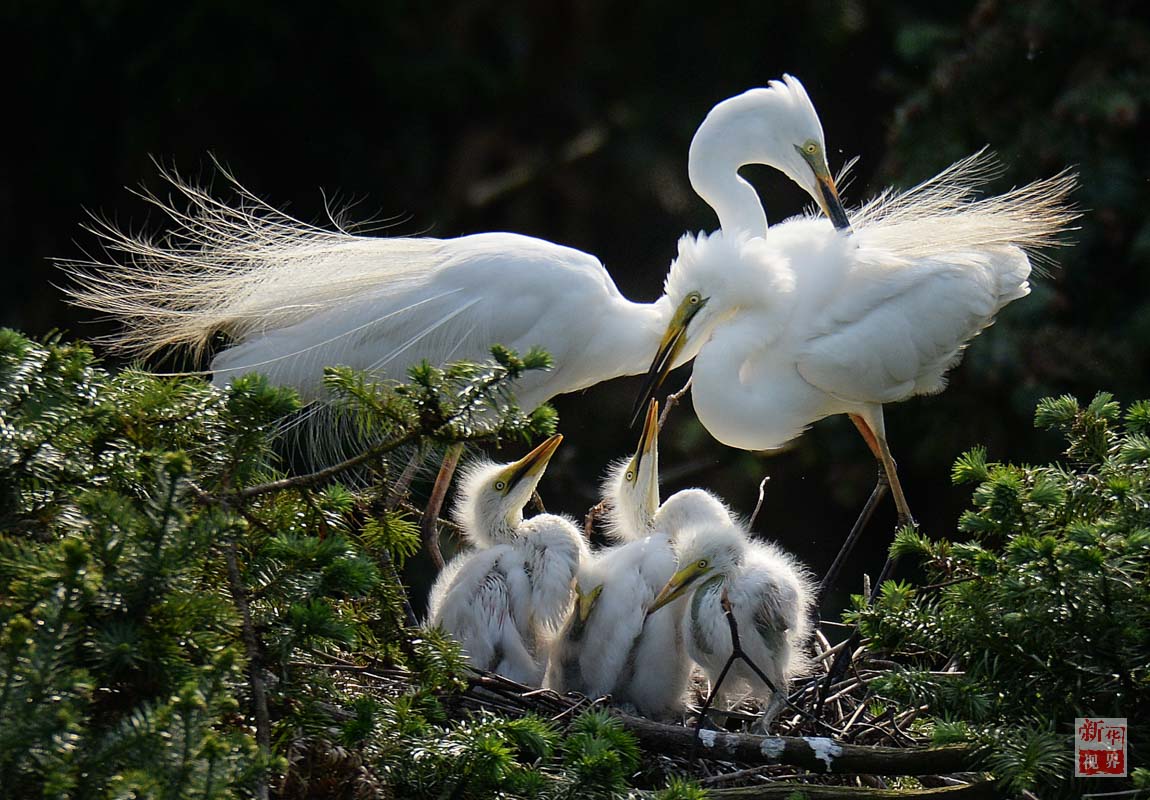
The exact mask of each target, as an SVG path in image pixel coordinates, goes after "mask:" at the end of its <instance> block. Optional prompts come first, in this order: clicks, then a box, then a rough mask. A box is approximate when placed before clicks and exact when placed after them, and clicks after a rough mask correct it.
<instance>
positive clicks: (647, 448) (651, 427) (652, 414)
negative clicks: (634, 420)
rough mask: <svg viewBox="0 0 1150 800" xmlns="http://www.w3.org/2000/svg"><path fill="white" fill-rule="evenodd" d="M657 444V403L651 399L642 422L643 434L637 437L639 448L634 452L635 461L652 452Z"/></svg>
mask: <svg viewBox="0 0 1150 800" xmlns="http://www.w3.org/2000/svg"><path fill="white" fill-rule="evenodd" d="M658 444H659V401H658V400H656V399H655V398H651V402H650V403H648V404H647V418H646V419H645V420H644V421H643V432H642V433H641V434H640V435H639V446H638V448H636V450H635V458H636V460H641V459H642V458H643V456H646V455H650V454H651V453H652V452H654V450H655V448H656V447H657V446H658Z"/></svg>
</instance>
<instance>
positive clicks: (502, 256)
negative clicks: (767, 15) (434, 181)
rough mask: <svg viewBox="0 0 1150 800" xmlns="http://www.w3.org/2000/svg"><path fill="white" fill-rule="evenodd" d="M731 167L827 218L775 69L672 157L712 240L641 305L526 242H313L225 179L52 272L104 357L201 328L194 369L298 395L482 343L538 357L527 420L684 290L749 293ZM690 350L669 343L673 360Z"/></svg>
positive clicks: (818, 129) (792, 105)
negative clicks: (219, 346) (680, 157)
mask: <svg viewBox="0 0 1150 800" xmlns="http://www.w3.org/2000/svg"><path fill="white" fill-rule="evenodd" d="M748 163H762V164H767V165H771V166H774V167H777V168H778V169H780V170H782V171H783V172H785V173H786V174H787V175H789V176H790V177H791V178H792V179H793V180H795V181H796V182H798V183H799V185H800V186H802V187H803V188H804V189H805V190H806V191H807V192H808V193H810V194H811V196H812V197H814V198H815V199H816V200H817V201H818V202H819V203H820V204H821V205H822V206H823V208H824V209H825V210H826V212H827V214H828V215H830V216H831V217H832V218H834V219H837V220H842V219H844V216H843V211H842V206H841V204H840V203H839V201H838V196H837V193H836V190H835V186H834V181H833V179H832V178H831V175H830V172H829V169H828V167H827V164H826V158H825V156H824V145H823V133H822V126H821V124H820V123H819V119H818V115H817V114H816V113H815V110H814V106H813V105H812V104H811V102H810V99H809V98H808V97H807V94H806V92H805V90H804V89H803V87H802V85H801V84H800V83H799V82H798V81H797V80H795V79H794V78H791V77H790V76H786V77H784V79H783V80H782V81H772V82H771V84H770V86H769V87H768V88H763V89H752V90H751V91H749V92H746V93H744V94H742V95H739V96H738V97H735V98H731V99H730V100H726V101H724V102H722V103H720V104H719V105H717V106H716V107H715V108H714V109H713V110H712V111H711V112H710V114H709V115H708V116H707V118H706V119H705V120H704V121H703V123H702V125H701V126H700V128H699V130H698V131H697V133H696V135H695V137H694V140H693V141H692V145H691V151H690V156H689V164H688V170H689V176H690V179H691V183H692V185H693V186H694V187H695V189H696V191H698V193H699V194H700V196H701V197H703V198H704V199H705V200H707V202H709V203H710V204H711V205H712V206H713V207H714V208H715V210H716V212H717V213H718V215H719V219H720V220H721V222H722V224H723V226H724V234H725V237H721V236H713V237H710V238H707V237H701V238H699V239H698V240H697V241H696V240H694V239H692V238H690V237H688V239H689V241H690V242H691V244H690V246H686V247H683V248H681V249H680V254H679V257H678V258H677V259H676V260H675V261H674V262H673V263H672V265H671V267H670V271H669V274H668V278H667V286H666V289H667V293H666V294H665V295H664V296H663V297H660V298H659V299H658V300H657V301H655V302H654V303H633V302H631V301H629V300H627V299H626V298H624V297H623V296H622V295H621V294H620V293H619V291H618V289H617V288H616V287H615V284H614V282H613V281H612V280H611V277H610V275H609V274H608V273H607V271H606V270H605V269H604V267H603V265H602V264H601V263H600V262H599V260H598V259H596V258H595V257H593V256H590V255H588V254H586V253H583V252H580V251H578V250H574V249H571V248H568V247H562V246H560V245H557V244H553V243H551V242H547V241H543V240H540V239H534V238H531V237H528V236H520V235H516V234H511V233H483V234H476V235H472V236H462V237H459V238H455V239H431V238H382V237H370V236H359V235H354V234H351V233H348V232H346V231H344V230H336V231H329V230H324V229H321V228H317V227H314V226H310V225H307V224H305V223H302V222H299V221H298V220H295V219H293V218H291V217H289V216H287V215H285V214H283V213H281V212H279V211H277V210H275V209H274V208H272V207H270V206H268V205H267V204H266V203H264V202H263V201H261V200H259V199H258V198H257V197H255V196H254V195H252V194H251V193H250V192H248V191H246V190H245V189H243V187H242V186H240V185H239V184H238V183H236V182H235V181H234V179H233V180H232V183H233V185H234V187H235V189H236V191H237V193H238V196H239V198H240V200H241V202H240V203H239V204H238V205H236V206H231V205H228V204H227V203H225V202H223V201H220V200H218V199H216V198H214V197H212V196H211V195H210V194H208V193H206V192H204V191H202V190H200V189H198V188H196V187H194V186H191V185H188V184H187V183H185V182H184V181H182V180H180V179H179V178H178V176H174V175H173V176H169V177H170V179H171V181H172V183H173V185H174V187H175V189H176V191H177V192H178V193H180V194H182V195H183V196H184V197H185V198H186V199H187V201H188V203H189V206H190V208H189V210H187V211H182V210H180V209H177V208H176V207H174V206H173V205H172V204H170V203H167V202H164V201H161V200H159V199H158V198H155V197H151V198H150V199H151V200H152V202H154V203H155V204H156V205H157V206H158V207H159V208H160V209H162V210H163V211H164V212H165V213H166V214H167V215H169V216H170V217H171V219H172V221H173V223H174V228H173V230H172V231H170V232H169V233H168V234H167V235H166V237H165V239H164V242H163V243H157V242H154V241H152V240H151V239H149V238H147V237H144V236H136V235H132V234H130V233H125V232H122V231H119V230H117V229H116V228H115V227H113V226H111V225H103V226H99V227H98V228H97V233H100V234H101V235H102V236H103V237H104V238H105V240H106V242H107V243H108V245H109V249H110V251H111V252H113V253H117V252H118V253H119V254H120V255H121V256H122V260H123V263H121V264H111V265H105V264H99V263H90V262H70V263H69V262H66V263H65V266H66V267H67V268H68V269H69V270H70V271H71V272H72V274H73V277H74V279H75V284H74V286H73V288H72V289H71V290H70V294H71V297H72V299H73V301H74V302H75V303H77V304H79V305H81V306H84V307H87V308H91V309H95V310H97V311H100V312H104V313H110V314H112V315H114V316H116V317H118V318H120V319H121V320H122V321H123V322H124V323H125V328H124V329H123V330H122V331H121V332H120V333H118V334H116V335H114V336H113V337H111V339H110V340H109V341H110V343H111V344H114V345H116V346H118V347H119V348H121V349H124V350H127V351H129V352H133V353H136V354H143V355H147V354H150V353H153V352H155V351H157V350H159V349H161V348H163V347H166V346H169V345H177V346H181V345H182V346H190V347H192V348H194V349H196V350H202V349H203V348H205V347H206V346H207V344H208V343H209V342H210V340H211V339H212V337H213V336H215V335H216V334H217V333H219V332H223V333H226V334H227V335H229V336H230V337H231V340H232V344H231V345H230V346H229V347H227V348H226V349H225V350H223V351H222V352H220V353H219V354H218V355H216V356H215V358H214V360H213V361H212V363H211V369H212V371H213V373H214V380H215V381H216V382H217V383H226V382H227V381H229V380H230V379H231V377H232V376H234V375H237V374H242V373H244V372H248V371H253V370H255V371H260V372H264V373H266V374H267V375H268V376H269V377H271V378H272V379H273V380H274V381H275V382H276V383H281V384H287V385H291V386H294V387H296V388H297V389H298V390H299V391H300V392H301V393H302V395H303V396H304V397H305V398H308V399H311V398H317V397H318V396H319V394H320V387H321V384H320V378H321V375H322V368H323V367H324V366H327V365H330V364H346V365H349V366H352V367H356V368H360V369H366V370H370V371H372V372H374V373H377V374H379V375H380V376H383V377H391V378H402V377H403V375H405V373H406V369H407V368H408V367H409V366H410V365H412V364H415V363H418V362H419V361H421V360H425V359H426V360H427V361H429V362H431V363H433V364H440V363H443V362H446V361H449V360H455V359H471V360H483V359H484V358H486V356H487V354H488V348H489V346H490V345H491V344H493V343H500V344H503V345H506V346H508V347H510V348H513V349H516V350H520V351H525V350H527V349H528V348H530V347H532V346H540V347H543V348H544V349H546V350H547V351H548V352H549V353H551V355H552V356H553V358H554V362H555V368H554V369H553V370H551V371H550V372H546V373H543V372H537V373H530V374H528V375H526V376H524V378H523V379H522V381H521V382H520V384H519V386H518V387H517V391H516V396H517V399H518V402H519V404H520V406H521V407H522V408H524V409H525V410H530V409H533V408H534V407H535V406H537V405H539V404H540V403H542V402H544V401H546V400H547V399H549V398H550V397H553V396H554V395H557V394H561V393H564V392H571V391H576V390H579V389H583V388H585V387H588V386H590V385H592V384H595V383H598V382H600V381H604V380H607V379H610V378H614V377H618V376H622V375H633V374H637V373H641V372H643V371H644V369H645V368H646V367H647V365H648V364H649V363H650V360H651V356H652V354H653V353H654V352H655V351H656V348H657V346H658V343H659V337H660V335H661V333H662V331H663V330H665V329H666V328H667V327H668V325H669V324H685V323H686V322H688V321H689V320H690V319H691V318H692V316H693V314H694V313H695V311H696V310H697V308H698V303H699V298H700V297H701V296H706V297H710V298H712V302H714V303H715V304H716V305H722V304H723V303H724V301H725V300H726V298H728V297H731V298H732V300H731V301H732V302H733V301H734V300H733V298H734V297H736V296H740V295H742V294H743V293H744V292H747V291H751V292H755V291H756V290H757V288H758V286H759V284H760V281H758V280H757V279H752V277H751V276H740V275H739V274H737V270H738V268H739V265H740V264H741V263H744V260H743V259H740V258H738V257H737V255H738V251H739V246H738V243H737V242H734V241H728V239H730V238H731V237H733V236H735V234H748V235H752V236H761V235H762V234H763V233H764V232H765V230H766V219H765V216H764V215H763V212H762V207H761V205H760V204H759V203H758V198H757V197H755V196H754V189H753V188H752V187H751V186H750V184H748V183H746V182H745V181H744V180H742V179H741V178H740V177H739V175H738V172H737V170H738V168H739V167H740V166H741V165H743V164H748ZM748 195H749V196H750V197H748ZM750 198H753V200H754V202H753V204H748V202H747V201H748V199H750ZM695 291H699V292H700V293H701V294H699V295H695V294H692V292H695ZM698 327H699V326H696V328H698ZM694 339H698V337H693V340H694ZM698 343H699V344H701V339H700V340H698ZM696 349H697V348H696V347H695V346H694V345H688V346H686V347H681V348H680V349H679V350H678V351H676V359H675V361H676V363H682V362H684V361H686V360H687V359H689V358H690V357H692V356H693V355H694V354H695V351H696Z"/></svg>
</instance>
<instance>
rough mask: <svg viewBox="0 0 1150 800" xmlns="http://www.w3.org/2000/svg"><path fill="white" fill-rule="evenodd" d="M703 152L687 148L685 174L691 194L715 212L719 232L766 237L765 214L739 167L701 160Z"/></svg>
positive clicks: (756, 194)
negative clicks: (689, 154)
mask: <svg viewBox="0 0 1150 800" xmlns="http://www.w3.org/2000/svg"><path fill="white" fill-rule="evenodd" d="M696 141H697V139H696ZM707 149H708V148H707V147H705V146H704V147H701V148H699V149H696V147H695V145H694V143H692V145H691V156H690V161H689V163H688V166H687V172H688V175H689V177H690V179H691V187H692V188H693V189H694V190H695V193H696V194H698V195H699V197H701V198H703V200H705V201H706V203H707V205H709V206H710V207H711V208H713V209H714V210H715V214H717V215H718V217H719V227H720V228H722V230H723V233H725V234H739V233H746V234H747V235H748V236H760V237H761V236H766V234H767V212H766V211H764V210H763V204H762V201H761V200H760V199H759V193H758V192H756V191H755V187H753V186H751V184H750V183H748V182H747V181H746V180H744V179H743V178H742V177H741V176H740V175H739V171H738V170H739V167H740V166H742V165H741V164H736V163H734V161H733V160H728V161H726V162H725V163H724V162H723V161H721V160H719V159H716V158H713V157H711V158H704V157H702V155H701V154H702V153H704V152H706V150H707Z"/></svg>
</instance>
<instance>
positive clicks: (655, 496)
mask: <svg viewBox="0 0 1150 800" xmlns="http://www.w3.org/2000/svg"><path fill="white" fill-rule="evenodd" d="M658 416H659V415H658V404H657V403H656V402H654V401H652V402H651V404H650V406H649V407H648V410H647V418H646V422H645V424H644V426H643V432H642V434H641V436H640V439H639V445H638V447H637V448H636V450H635V454H634V456H632V457H631V458H630V459H626V460H623V461H620V462H618V463H617V464H615V465H613V466H612V467H611V468H610V470H609V477H608V479H607V481H606V482H605V483H604V487H603V488H604V495H605V500H607V502H608V508H610V509H611V514H612V524H611V525H610V526H609V535H612V536H613V537H614V538H615V539H616V540H618V541H620V542H621V543H620V544H617V545H616V546H614V547H610V548H608V549H605V550H602V551H600V552H599V553H597V554H595V557H594V561H593V563H591V564H590V565H588V566H587V567H586V568H585V569H581V570H580V575H579V577H578V579H577V583H578V585H579V593H580V597H581V598H583V601H582V602H580V603H579V604H578V607H577V609H576V610H575V611H574V612H572V616H571V619H570V620H569V621H568V623H567V625H566V626H565V628H564V630H563V632H562V634H561V635H560V636H559V637H557V639H556V645H555V649H554V650H553V652H552V658H551V667H550V670H549V672H548V676H547V685H548V686H550V687H551V688H553V689H555V690H557V691H579V692H582V693H584V694H586V695H588V696H589V697H601V696H604V695H607V694H610V695H611V696H612V697H613V698H614V699H615V700H616V701H617V702H620V703H628V704H630V705H632V706H634V707H635V708H636V709H637V710H638V711H639V712H641V713H643V714H645V715H647V716H652V717H664V716H668V715H671V714H673V713H675V712H678V711H681V710H682V698H683V694H684V692H685V691H686V687H687V680H688V678H689V676H690V666H691V665H690V660H689V659H688V658H687V654H686V651H685V650H684V647H683V641H682V636H681V632H680V629H679V621H680V618H681V615H682V604H679V605H678V606H676V607H675V608H672V609H668V610H667V611H666V612H664V613H663V614H661V615H659V616H648V614H647V610H648V609H649V608H650V607H651V604H652V603H653V602H654V600H655V596H656V595H657V594H658V592H659V590H660V589H661V588H662V587H663V586H664V585H665V584H666V582H667V581H668V580H669V579H670V577H671V576H672V575H673V574H674V572H675V566H676V555H675V542H676V539H677V536H678V534H679V531H680V530H682V529H683V528H684V527H686V526H687V525H689V524H702V523H704V522H714V523H718V522H725V523H727V524H730V513H729V512H728V511H727V509H726V507H725V506H724V505H723V504H722V502H721V501H719V500H718V499H717V498H715V497H714V496H713V495H711V494H710V493H709V492H705V491H703V490H701V489H689V490H684V491H681V492H676V493H675V494H674V495H672V496H671V497H670V498H668V500H667V501H666V502H665V503H663V504H662V505H660V503H659V470H658V433H659V421H658Z"/></svg>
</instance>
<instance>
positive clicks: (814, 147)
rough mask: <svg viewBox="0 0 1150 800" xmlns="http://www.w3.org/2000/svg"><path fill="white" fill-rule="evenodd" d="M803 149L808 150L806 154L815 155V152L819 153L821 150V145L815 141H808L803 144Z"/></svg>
mask: <svg viewBox="0 0 1150 800" xmlns="http://www.w3.org/2000/svg"><path fill="white" fill-rule="evenodd" d="M803 150H804V151H805V152H806V154H807V155H808V156H813V155H814V154H815V153H817V152H818V151H819V146H818V145H817V144H815V143H814V142H807V143H806V144H805V145H804V146H803Z"/></svg>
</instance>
